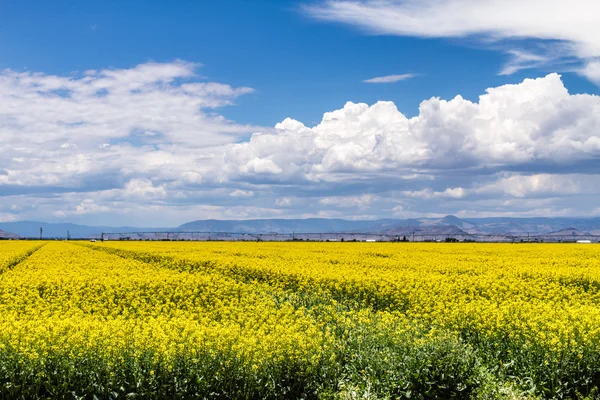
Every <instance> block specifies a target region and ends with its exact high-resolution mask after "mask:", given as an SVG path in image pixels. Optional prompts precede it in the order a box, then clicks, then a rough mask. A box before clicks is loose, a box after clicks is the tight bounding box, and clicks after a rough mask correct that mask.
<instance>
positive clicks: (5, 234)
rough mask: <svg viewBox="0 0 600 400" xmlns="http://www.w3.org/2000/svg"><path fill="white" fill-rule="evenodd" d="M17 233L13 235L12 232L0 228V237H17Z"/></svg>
mask: <svg viewBox="0 0 600 400" xmlns="http://www.w3.org/2000/svg"><path fill="white" fill-rule="evenodd" d="M18 238H19V235H15V234H14V233H11V232H5V231H3V230H0V239H18Z"/></svg>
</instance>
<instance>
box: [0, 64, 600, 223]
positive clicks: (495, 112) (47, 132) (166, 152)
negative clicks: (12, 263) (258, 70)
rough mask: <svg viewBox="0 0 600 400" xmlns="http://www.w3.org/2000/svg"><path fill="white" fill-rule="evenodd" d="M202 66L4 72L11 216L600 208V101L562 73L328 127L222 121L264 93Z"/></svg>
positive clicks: (330, 121)
mask: <svg viewBox="0 0 600 400" xmlns="http://www.w3.org/2000/svg"><path fill="white" fill-rule="evenodd" d="M197 69H198V66H197V65H195V64H190V63H186V62H183V61H176V62H173V63H167V64H156V63H148V64H143V65H140V66H137V67H134V68H131V69H124V70H101V71H88V72H86V73H83V74H80V75H74V76H68V77H64V76H54V75H45V74H41V73H34V72H28V73H23V72H14V71H4V72H2V73H0V100H2V101H0V197H1V199H2V201H1V202H0V215H2V219H4V220H9V219H49V218H50V219H51V218H63V219H65V218H68V219H69V220H75V221H79V222H88V223H89V222H92V221H99V222H100V223H102V224H107V223H109V222H110V221H113V223H114V221H116V223H119V224H121V223H123V222H124V221H123V220H124V219H125V220H126V221H127V223H130V224H133V223H135V222H136V221H141V222H142V224H144V225H148V224H152V225H156V224H163V225H177V224H179V223H183V222H186V221H187V220H193V219H199V218H260V217H308V216H319V215H320V216H324V215H326V216H335V217H347V218H359V217H361V218H377V217H390V216H394V215H396V216H414V215H437V214H442V215H443V214H452V213H463V214H465V215H466V214H468V213H481V215H483V214H485V213H490V214H494V213H502V212H510V213H513V214H514V213H519V212H522V213H530V212H531V210H541V211H543V210H546V211H548V212H551V213H552V214H560V213H561V212H566V211H564V210H567V209H574V206H575V205H577V207H578V208H577V209H579V210H582V211H581V212H588V213H590V212H592V210H593V209H595V208H597V204H596V203H595V200H594V199H595V198H597V194H598V193H597V191H596V189H593V188H595V187H600V174H598V170H599V169H598V167H599V165H600V97H599V96H593V95H571V94H569V92H568V91H567V89H566V88H565V86H564V85H563V83H562V81H561V78H560V76H559V75H557V74H550V75H548V76H546V77H543V78H539V79H527V80H525V81H523V82H521V83H518V84H513V85H504V86H500V87H496V88H490V89H488V90H487V91H486V93H484V94H483V95H481V96H480V98H479V99H478V101H476V102H473V101H468V100H466V99H464V98H462V97H461V96H456V97H454V98H452V99H449V100H444V99H440V98H431V99H427V100H424V101H423V102H422V103H421V104H420V106H419V113H418V115H416V116H414V117H412V118H408V117H407V116H406V115H404V114H403V113H402V112H401V111H400V110H398V109H397V108H396V106H395V104H394V103H392V102H377V103H375V104H372V105H368V104H363V103H352V102H348V103H347V104H345V105H344V106H343V107H342V108H340V109H338V110H334V111H330V112H326V113H325V114H324V115H323V118H322V120H321V121H320V122H319V123H318V124H316V125H315V126H306V125H305V124H303V123H302V122H300V121H297V120H293V119H290V118H288V119H285V120H283V121H282V122H280V123H278V124H277V125H276V126H275V127H274V128H265V127H249V126H244V125H240V124H236V123H235V122H232V121H227V120H226V119H225V118H223V117H221V116H219V115H218V107H222V106H226V105H228V104H231V103H232V102H233V101H234V100H235V99H236V98H237V97H239V96H241V95H243V94H245V93H248V92H249V91H250V89H247V88H234V87H231V86H229V85H227V84H221V83H211V82H205V81H203V80H202V78H200V77H199V76H197V72H196V70H197ZM245 138H247V139H245ZM533 200H535V203H531V201H533ZM542 202H543V203H544V206H543V207H541V206H540V204H542ZM11 205H19V207H17V208H14V209H13V208H11ZM549 210H551V211H549ZM561 210H563V211H561ZM541 211H540V212H541ZM110 218H112V220H111V219H110ZM153 221H155V222H153ZM169 221H171V222H169ZM138 223H139V222H138Z"/></svg>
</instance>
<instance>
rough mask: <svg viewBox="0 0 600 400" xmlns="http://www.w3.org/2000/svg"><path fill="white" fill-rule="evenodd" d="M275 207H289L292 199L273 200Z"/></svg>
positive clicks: (280, 198)
mask: <svg viewBox="0 0 600 400" xmlns="http://www.w3.org/2000/svg"><path fill="white" fill-rule="evenodd" d="M275 205H276V206H277V207H289V206H291V205H292V199H291V198H289V197H279V198H277V199H276V200H275Z"/></svg>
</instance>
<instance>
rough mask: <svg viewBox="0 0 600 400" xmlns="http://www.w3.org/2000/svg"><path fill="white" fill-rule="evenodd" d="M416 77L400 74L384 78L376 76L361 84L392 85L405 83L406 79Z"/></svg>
mask: <svg viewBox="0 0 600 400" xmlns="http://www.w3.org/2000/svg"><path fill="white" fill-rule="evenodd" d="M415 76H417V74H401V75H386V76H378V77H376V78H371V79H366V80H364V81H363V82H366V83H394V82H400V81H405V80H407V79H411V78H414V77H415Z"/></svg>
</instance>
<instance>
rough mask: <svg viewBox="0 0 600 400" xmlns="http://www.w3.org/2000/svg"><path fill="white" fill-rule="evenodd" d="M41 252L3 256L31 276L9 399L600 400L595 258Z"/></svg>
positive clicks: (419, 251) (4, 342) (301, 251)
mask: <svg viewBox="0 0 600 400" xmlns="http://www.w3.org/2000/svg"><path fill="white" fill-rule="evenodd" d="M6 245H11V246H12V243H7V244H6ZM29 245H30V246H33V247H22V248H21V250H18V249H17V247H14V248H13V249H12V250H11V251H14V254H13V255H12V256H10V257H9V256H4V254H5V253H4V252H2V253H0V254H2V256H0V265H3V264H2V262H3V261H2V260H4V259H5V260H17V262H14V261H5V263H7V262H10V263H11V267H10V268H6V269H4V270H0V271H2V272H0V315H1V316H2V319H1V320H0V393H1V395H2V397H6V398H43V397H52V398H73V397H84V396H96V397H98V398H121V397H125V396H129V397H135V398H165V397H168V398H187V397H194V398H323V399H325V398H332V399H333V398H359V397H360V398H452V397H454V398H481V399H488V398H538V397H540V398H566V397H576V396H579V397H581V398H583V397H582V396H588V397H589V398H593V397H594V396H595V395H596V394H597V390H598V389H597V387H598V386H599V385H600V378H599V377H598V373H597V371H598V370H599V368H600V306H598V304H599V302H598V300H599V296H600V290H599V289H598V288H599V287H600V286H599V285H598V283H599V282H600V257H599V256H600V248H598V247H595V246H581V247H579V246H575V245H534V244H526V245H521V244H520V245H501V244H490V245H481V244H391V243H389V244H380V243H377V244H374V243H225V242H209V243H183V242H104V243H95V244H88V243H67V242H49V243H47V244H44V245H43V246H42V247H40V243H30V244H29ZM2 246H5V244H4V243H0V250H2V249H8V248H9V247H4V248H3V247H2ZM6 254H8V250H7V251H6ZM14 257H17V258H14ZM19 257H20V258H19ZM7 265H8V264H7Z"/></svg>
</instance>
